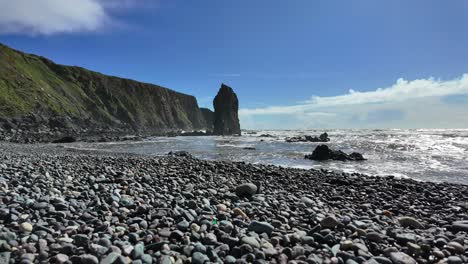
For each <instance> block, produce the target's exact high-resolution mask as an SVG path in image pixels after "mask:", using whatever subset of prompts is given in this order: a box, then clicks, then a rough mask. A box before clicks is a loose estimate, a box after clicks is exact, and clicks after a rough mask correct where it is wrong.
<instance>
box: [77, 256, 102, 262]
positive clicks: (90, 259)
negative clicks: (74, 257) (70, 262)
mask: <svg viewBox="0 0 468 264" xmlns="http://www.w3.org/2000/svg"><path fill="white" fill-rule="evenodd" d="M80 260H81V263H83V264H99V260H98V258H97V257H95V256H93V255H91V254H83V255H81V256H80Z"/></svg>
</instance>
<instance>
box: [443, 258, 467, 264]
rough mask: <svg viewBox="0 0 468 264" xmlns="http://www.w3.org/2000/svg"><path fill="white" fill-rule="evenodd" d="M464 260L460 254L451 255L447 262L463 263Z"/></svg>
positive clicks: (450, 263) (451, 263)
mask: <svg viewBox="0 0 468 264" xmlns="http://www.w3.org/2000/svg"><path fill="white" fill-rule="evenodd" d="M462 263H463V260H462V259H461V258H460V257H458V256H450V257H448V259H447V264H462Z"/></svg>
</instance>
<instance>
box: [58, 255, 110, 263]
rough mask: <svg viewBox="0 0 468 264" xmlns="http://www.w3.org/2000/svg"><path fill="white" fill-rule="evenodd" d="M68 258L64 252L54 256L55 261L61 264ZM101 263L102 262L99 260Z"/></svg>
mask: <svg viewBox="0 0 468 264" xmlns="http://www.w3.org/2000/svg"><path fill="white" fill-rule="evenodd" d="M68 259H69V258H68V256H67V255H65V254H57V255H56V256H55V261H56V263H60V264H63V263H65V262H67V261H68ZM101 263H102V262H101Z"/></svg>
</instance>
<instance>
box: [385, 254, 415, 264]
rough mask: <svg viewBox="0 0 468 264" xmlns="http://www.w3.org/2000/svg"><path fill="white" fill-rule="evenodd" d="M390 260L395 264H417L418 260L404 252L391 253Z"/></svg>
mask: <svg viewBox="0 0 468 264" xmlns="http://www.w3.org/2000/svg"><path fill="white" fill-rule="evenodd" d="M390 259H391V260H392V262H393V263H394V264H417V262H416V260H414V259H413V258H412V257H410V256H408V255H407V254H405V253H403V252H392V253H390Z"/></svg>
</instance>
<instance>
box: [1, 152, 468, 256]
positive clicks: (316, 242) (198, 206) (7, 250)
mask: <svg viewBox="0 0 468 264" xmlns="http://www.w3.org/2000/svg"><path fill="white" fill-rule="evenodd" d="M0 150H1V152H0V263H2V264H3V263H85V264H98V263H106V264H110V263H135V264H138V263H197V264H201V263H346V264H354V263H375V264H379V263H380V264H387V263H388V264H392V263H396V264H406V263H408V264H411V263H449V264H461V263H468V186H467V185H462V184H452V183H433V182H423V181H415V180H411V179H399V178H395V177H373V176H367V175H362V174H358V173H353V174H348V173H336V172H332V171H328V170H325V169H321V170H313V169H310V170H305V169H294V168H283V167H278V166H273V165H252V164H248V163H245V162H227V161H207V160H199V159H196V158H193V157H191V156H190V155H189V154H186V153H175V154H173V155H166V156H143V155H137V154H125V153H121V154H110V153H103V152H99V151H84V150H70V149H65V148H63V147H61V146H60V145H55V144H43V145H41V144H35V145H19V144H12V143H0Z"/></svg>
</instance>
